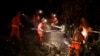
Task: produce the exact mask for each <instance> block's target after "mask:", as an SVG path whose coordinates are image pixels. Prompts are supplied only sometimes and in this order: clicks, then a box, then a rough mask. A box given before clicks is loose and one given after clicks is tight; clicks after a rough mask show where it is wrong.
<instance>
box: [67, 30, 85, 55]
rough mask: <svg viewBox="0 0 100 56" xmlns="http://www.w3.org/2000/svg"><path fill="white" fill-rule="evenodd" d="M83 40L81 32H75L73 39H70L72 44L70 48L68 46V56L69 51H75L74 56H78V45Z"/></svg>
mask: <svg viewBox="0 0 100 56" xmlns="http://www.w3.org/2000/svg"><path fill="white" fill-rule="evenodd" d="M83 40H84V37H83V35H82V34H81V32H80V31H78V32H77V31H76V32H75V33H74V35H73V38H72V43H71V46H70V51H69V53H68V56H70V54H71V51H73V50H76V56H79V52H80V47H81V46H80V44H81V43H82V42H83Z"/></svg>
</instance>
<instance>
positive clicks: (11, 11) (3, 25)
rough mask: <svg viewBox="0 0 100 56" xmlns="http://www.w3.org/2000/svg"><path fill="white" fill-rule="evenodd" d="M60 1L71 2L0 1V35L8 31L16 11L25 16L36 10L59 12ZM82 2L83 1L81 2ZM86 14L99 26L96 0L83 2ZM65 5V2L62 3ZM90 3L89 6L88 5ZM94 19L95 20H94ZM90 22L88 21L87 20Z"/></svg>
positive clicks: (98, 10)
mask: <svg viewBox="0 0 100 56" xmlns="http://www.w3.org/2000/svg"><path fill="white" fill-rule="evenodd" d="M62 1H66V3H67V1H73V0H61V1H60V0H23V1H22V0H12V1H11V0H0V7H1V8H0V15H1V16H0V33H1V34H6V33H8V32H9V31H10V30H9V29H10V28H9V27H8V26H9V25H10V23H11V19H12V18H13V17H14V16H15V14H16V12H17V11H22V12H23V13H25V14H27V15H29V16H30V15H32V14H33V13H34V12H35V11H36V10H37V9H42V10H44V12H45V14H49V13H50V12H53V11H55V10H56V9H58V10H59V11H61V6H62V4H63V2H62ZM82 1H83V0H82ZM84 1H85V2H84V5H85V6H86V7H87V8H86V10H87V11H86V14H87V15H88V16H89V18H91V22H93V23H97V24H99V21H100V19H99V18H100V17H99V16H100V6H99V5H100V3H99V1H98V0H84ZM64 3H65V2H64ZM89 3H90V4H89ZM94 19H95V20H94ZM89 20H90V19H89Z"/></svg>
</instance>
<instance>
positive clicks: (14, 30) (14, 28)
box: [10, 12, 21, 41]
mask: <svg viewBox="0 0 100 56" xmlns="http://www.w3.org/2000/svg"><path fill="white" fill-rule="evenodd" d="M20 18H21V12H17V14H16V16H15V17H14V18H13V19H12V23H11V33H10V40H12V39H13V37H16V39H17V40H19V41H20V40H21V38H20V29H19V26H20V25H21V22H20Z"/></svg>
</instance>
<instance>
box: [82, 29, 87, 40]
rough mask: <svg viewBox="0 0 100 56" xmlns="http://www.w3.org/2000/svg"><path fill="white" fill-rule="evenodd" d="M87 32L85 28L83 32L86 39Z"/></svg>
mask: <svg viewBox="0 0 100 56" xmlns="http://www.w3.org/2000/svg"><path fill="white" fill-rule="evenodd" d="M87 34H88V33H87V31H86V29H85V28H83V31H82V35H83V36H84V37H85V38H86V37H87Z"/></svg>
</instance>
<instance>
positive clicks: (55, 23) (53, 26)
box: [50, 13, 61, 30]
mask: <svg viewBox="0 0 100 56" xmlns="http://www.w3.org/2000/svg"><path fill="white" fill-rule="evenodd" d="M50 21H51V22H50V25H51V29H52V30H56V29H58V30H59V29H61V27H60V26H58V23H59V20H58V18H57V17H56V14H54V13H51V20H50Z"/></svg>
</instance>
